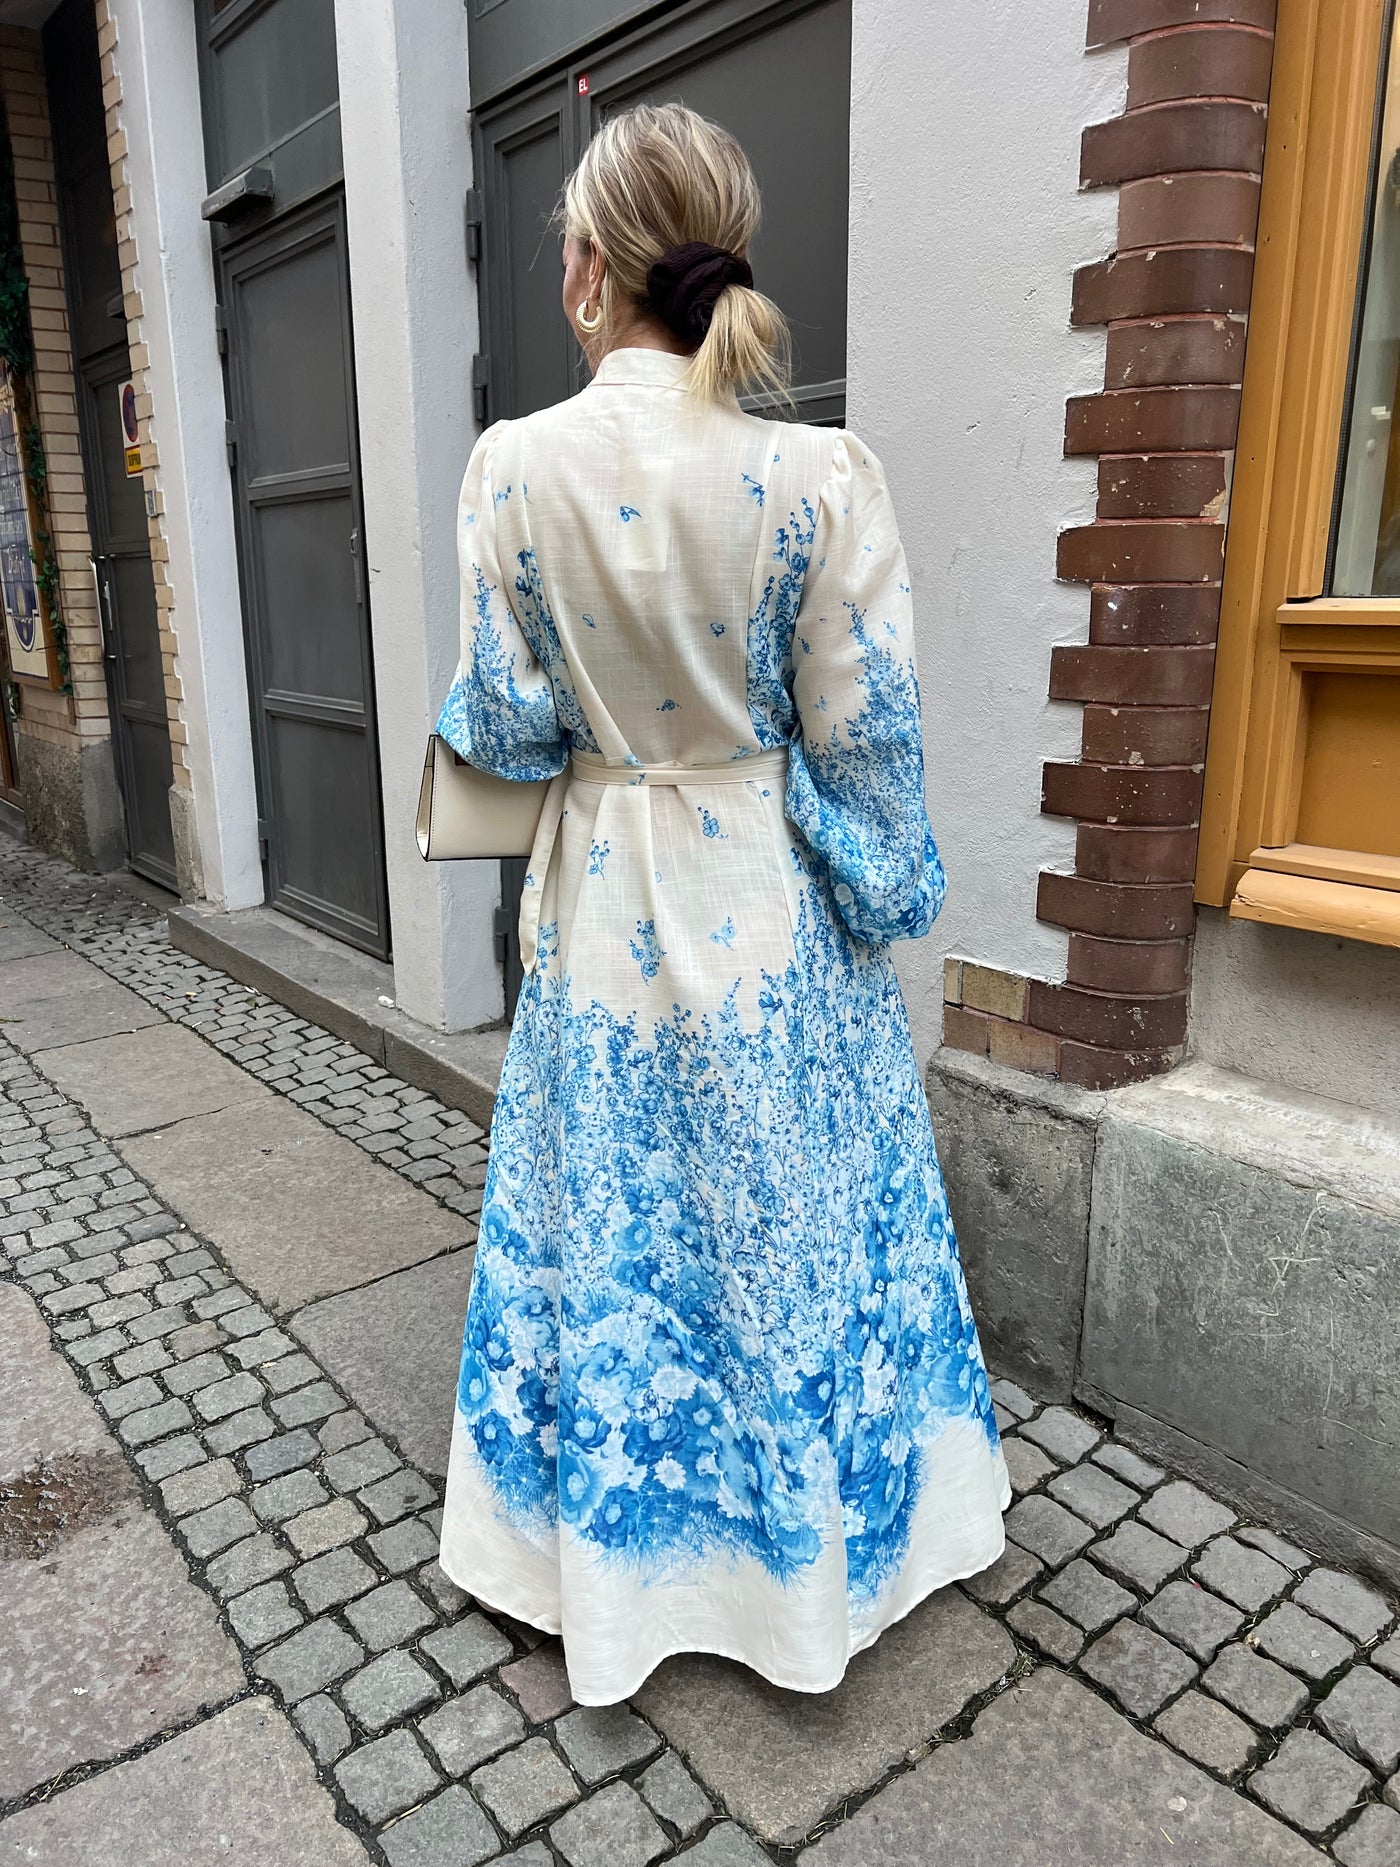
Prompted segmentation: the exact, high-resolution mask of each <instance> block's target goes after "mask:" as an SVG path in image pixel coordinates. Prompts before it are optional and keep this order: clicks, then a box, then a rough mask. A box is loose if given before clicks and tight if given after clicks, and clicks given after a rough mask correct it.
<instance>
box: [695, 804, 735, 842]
mask: <svg viewBox="0 0 1400 1867" xmlns="http://www.w3.org/2000/svg"><path fill="white" fill-rule="evenodd" d="M695 808H696V809H697V810H698V811H699V812H700V828H701V829H702V830H703V831H704V833H705V835H706V836H709V837H716V836H727V835H728V834H729V833H728V831H727V830H721V828H720V827H719V818H718V817H717V816H716V815H715V814H714V812H713V811H712V810H706V808H705V806H704V805H703V804H697V805H696V806H695Z"/></svg>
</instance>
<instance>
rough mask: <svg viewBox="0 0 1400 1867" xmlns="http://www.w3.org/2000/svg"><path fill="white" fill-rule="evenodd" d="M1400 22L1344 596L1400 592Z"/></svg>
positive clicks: (1356, 389)
mask: <svg viewBox="0 0 1400 1867" xmlns="http://www.w3.org/2000/svg"><path fill="white" fill-rule="evenodd" d="M1397 31H1400V19H1397V18H1396V16H1395V14H1394V10H1393V9H1392V19H1391V25H1390V38H1389V46H1390V53H1389V57H1388V59H1387V71H1386V75H1385V79H1384V83H1383V87H1382V93H1381V102H1380V112H1381V121H1380V137H1379V141H1378V144H1377V152H1376V161H1377V170H1378V172H1377V174H1376V175H1375V177H1374V186H1373V189H1372V195H1373V208H1372V219H1371V227H1370V232H1369V236H1368V241H1367V252H1366V266H1365V270H1364V273H1363V275H1362V276H1363V280H1364V284H1363V288H1362V297H1361V306H1360V311H1359V314H1358V325H1357V337H1356V355H1355V359H1354V362H1353V366H1352V382H1351V406H1350V409H1349V412H1348V419H1347V425H1346V429H1345V435H1346V439H1345V443H1344V445H1345V454H1344V457H1343V466H1342V479H1341V496H1340V501H1339V506H1338V512H1337V526H1336V546H1335V554H1334V558H1333V572H1332V594H1333V595H1334V596H1397V597H1400V408H1397V402H1400V55H1397V51H1396V45H1395V36H1396V33H1397Z"/></svg>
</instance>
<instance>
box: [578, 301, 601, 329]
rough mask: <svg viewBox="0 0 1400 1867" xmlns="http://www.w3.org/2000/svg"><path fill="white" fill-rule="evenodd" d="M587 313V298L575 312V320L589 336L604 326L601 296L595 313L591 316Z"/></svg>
mask: <svg viewBox="0 0 1400 1867" xmlns="http://www.w3.org/2000/svg"><path fill="white" fill-rule="evenodd" d="M587 314H588V300H587V299H586V298H585V299H584V301H583V303H582V304H581V305H580V306H579V308H578V310H577V311H576V312H575V313H574V322H575V323H576V324H577V325H578V327H579V329H580V330H581V331H583V332H584V333H585V334H586V335H587V336H589V337H592V336H593V335H594V333H595V332H597V331H600V330H601V329H602V328H603V301H602V299H601V298H600V299H599V300H598V309H597V310H596V311H595V312H594V313H593V316H592V317H591V318H590V317H589V316H588V315H587Z"/></svg>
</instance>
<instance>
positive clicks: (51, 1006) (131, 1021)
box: [5, 983, 165, 1055]
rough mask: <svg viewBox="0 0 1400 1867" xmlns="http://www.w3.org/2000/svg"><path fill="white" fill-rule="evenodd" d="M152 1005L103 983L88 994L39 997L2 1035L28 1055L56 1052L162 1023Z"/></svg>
mask: <svg viewBox="0 0 1400 1867" xmlns="http://www.w3.org/2000/svg"><path fill="white" fill-rule="evenodd" d="M164 1023H165V1019H164V1018H163V1017H162V1016H161V1014H160V1012H158V1011H157V1010H156V1008H155V1006H154V1005H148V1004H147V1003H146V1001H145V999H144V998H138V997H137V996H136V994H135V992H128V991H127V989H126V987H125V986H124V985H115V984H112V983H106V984H103V985H99V986H96V987H94V989H93V990H92V991H90V992H68V993H64V994H63V995H62V996H61V997H59V998H39V999H35V1001H34V1002H33V1004H31V1005H26V1006H25V1008H24V1010H23V1012H22V1013H21V1014H20V1015H19V1016H18V1017H17V1019H16V1021H15V1022H14V1023H13V1024H7V1025H6V1026H5V1035H6V1037H8V1038H9V1040H10V1042H11V1043H12V1044H13V1045H15V1047H16V1049H19V1050H23V1051H26V1052H28V1053H29V1054H30V1055H32V1054H33V1053H34V1052H35V1051H37V1050H59V1049H62V1048H63V1046H64V1045H66V1044H86V1043H89V1042H91V1041H92V1039H94V1038H98V1037H116V1036H118V1035H120V1034H121V1033H122V1032H126V1031H142V1030H145V1029H147V1028H148V1027H149V1026H151V1025H155V1024H164Z"/></svg>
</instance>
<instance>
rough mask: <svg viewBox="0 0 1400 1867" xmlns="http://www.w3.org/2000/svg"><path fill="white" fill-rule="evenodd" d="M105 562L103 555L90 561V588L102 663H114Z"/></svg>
mask: <svg viewBox="0 0 1400 1867" xmlns="http://www.w3.org/2000/svg"><path fill="white" fill-rule="evenodd" d="M107 561H108V560H107V558H106V555H105V554H102V555H97V556H94V557H93V558H92V559H91V560H90V562H91V564H92V587H93V589H94V591H95V592H96V595H97V615H98V620H99V621H100V622H101V624H102V658H103V660H104V661H115V660H116V659H117V645H116V638H115V635H114V632H113V629H112V586H111V584H110V583H109V582H108V580H107Z"/></svg>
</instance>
